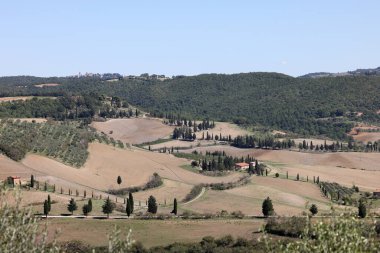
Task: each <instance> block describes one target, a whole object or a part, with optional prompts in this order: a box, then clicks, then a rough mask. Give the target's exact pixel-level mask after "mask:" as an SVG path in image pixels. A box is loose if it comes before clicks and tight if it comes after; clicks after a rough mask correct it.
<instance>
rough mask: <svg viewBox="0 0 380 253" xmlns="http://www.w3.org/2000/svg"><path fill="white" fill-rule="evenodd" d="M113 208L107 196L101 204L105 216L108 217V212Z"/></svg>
mask: <svg viewBox="0 0 380 253" xmlns="http://www.w3.org/2000/svg"><path fill="white" fill-rule="evenodd" d="M114 208H115V206H114V204H113V203H112V202H111V200H110V198H109V197H108V198H107V199H106V200H105V201H104V204H103V206H102V209H103V213H104V214H107V218H109V217H110V214H111V213H112V212H113V209H114Z"/></svg>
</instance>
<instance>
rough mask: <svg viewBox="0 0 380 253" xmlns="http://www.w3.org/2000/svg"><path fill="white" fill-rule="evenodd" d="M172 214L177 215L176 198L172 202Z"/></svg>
mask: <svg viewBox="0 0 380 253" xmlns="http://www.w3.org/2000/svg"><path fill="white" fill-rule="evenodd" d="M171 213H172V214H174V215H177V199H176V198H175V199H174V203H173V211H171Z"/></svg>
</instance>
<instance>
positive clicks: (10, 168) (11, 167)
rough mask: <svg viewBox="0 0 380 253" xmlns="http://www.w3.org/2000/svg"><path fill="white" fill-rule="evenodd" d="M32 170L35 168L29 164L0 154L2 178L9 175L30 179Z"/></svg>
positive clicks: (0, 175)
mask: <svg viewBox="0 0 380 253" xmlns="http://www.w3.org/2000/svg"><path fill="white" fill-rule="evenodd" d="M32 171H33V170H32V169H30V168H28V167H27V166H25V165H23V164H21V163H18V162H15V161H13V160H11V159H10V158H8V157H6V156H4V155H0V180H5V179H6V178H7V177H9V176H19V177H21V178H23V179H29V178H30V175H31V172H32ZM40 175H41V174H40Z"/></svg>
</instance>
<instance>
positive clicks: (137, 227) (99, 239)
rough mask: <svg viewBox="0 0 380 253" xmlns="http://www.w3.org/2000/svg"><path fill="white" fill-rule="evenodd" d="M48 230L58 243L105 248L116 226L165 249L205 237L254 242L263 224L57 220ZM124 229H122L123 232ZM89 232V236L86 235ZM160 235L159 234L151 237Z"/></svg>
mask: <svg viewBox="0 0 380 253" xmlns="http://www.w3.org/2000/svg"><path fill="white" fill-rule="evenodd" d="M48 224H49V226H48V227H49V230H50V231H51V233H53V232H54V231H55V230H57V229H59V230H60V231H61V233H60V234H59V236H58V238H57V239H58V241H60V242H64V241H71V240H78V239H79V240H81V241H83V242H85V243H87V244H90V245H92V246H107V245H108V239H107V238H108V237H107V236H108V235H109V234H110V232H111V231H112V230H113V229H114V227H115V226H116V225H117V226H118V227H121V228H122V232H123V235H124V234H125V233H126V232H127V231H128V230H129V229H132V238H133V239H134V240H137V241H141V242H143V244H144V246H145V247H153V246H160V245H168V244H171V243H175V242H185V243H186V242H198V241H200V240H201V239H202V238H203V237H205V236H213V237H216V238H219V237H222V236H224V235H228V234H231V235H232V236H233V237H235V238H236V237H243V238H247V239H253V238H255V236H256V238H257V237H258V236H259V234H255V233H254V232H257V231H258V230H259V229H260V228H261V226H262V224H263V220H257V219H249V220H180V219H175V220H163V221H161V220H92V219H82V220H78V219H59V220H50V221H49V223H48ZM123 228H124V229H123ZM89 231H91V233H89ZM152 231H159V233H152Z"/></svg>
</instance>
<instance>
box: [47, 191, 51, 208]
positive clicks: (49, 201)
mask: <svg viewBox="0 0 380 253" xmlns="http://www.w3.org/2000/svg"><path fill="white" fill-rule="evenodd" d="M47 203H48V207H49V212H50V211H51V199H50V194H49V195H48V198H47Z"/></svg>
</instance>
